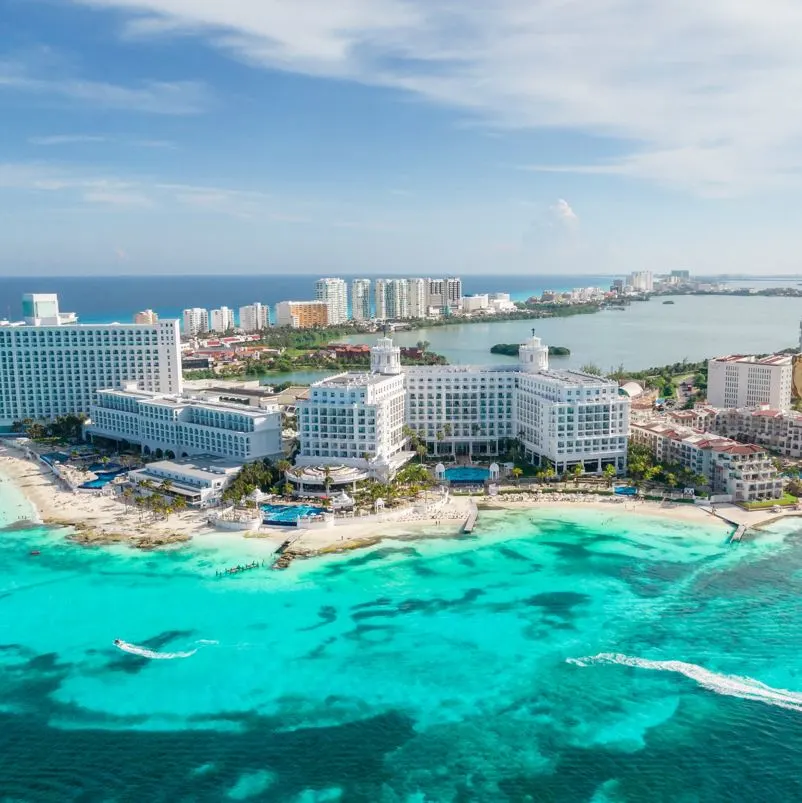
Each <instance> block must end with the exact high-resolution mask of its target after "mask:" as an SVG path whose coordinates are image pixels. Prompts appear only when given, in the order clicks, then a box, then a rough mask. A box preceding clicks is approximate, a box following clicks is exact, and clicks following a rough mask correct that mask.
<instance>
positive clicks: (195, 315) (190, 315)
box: [183, 307, 209, 337]
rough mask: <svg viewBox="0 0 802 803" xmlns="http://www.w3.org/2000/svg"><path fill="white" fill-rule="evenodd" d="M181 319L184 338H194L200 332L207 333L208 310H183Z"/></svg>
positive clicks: (194, 308) (198, 308)
mask: <svg viewBox="0 0 802 803" xmlns="http://www.w3.org/2000/svg"><path fill="white" fill-rule="evenodd" d="M183 318H184V325H183V332H184V337H195V336H196V335H198V334H200V333H201V332H208V331H209V310H207V309H202V308H201V307H192V308H190V309H185V310H184V313H183Z"/></svg>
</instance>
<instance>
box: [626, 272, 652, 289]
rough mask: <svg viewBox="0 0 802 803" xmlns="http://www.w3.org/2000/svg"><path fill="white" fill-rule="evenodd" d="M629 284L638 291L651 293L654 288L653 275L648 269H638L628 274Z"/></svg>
mask: <svg viewBox="0 0 802 803" xmlns="http://www.w3.org/2000/svg"><path fill="white" fill-rule="evenodd" d="M629 286H630V287H631V288H632V289H633V290H635V291H636V292H638V293H651V292H652V290H654V277H653V276H652V272H651V271H650V270H639V271H635V272H634V273H630V275H629Z"/></svg>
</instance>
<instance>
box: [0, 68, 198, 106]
mask: <svg viewBox="0 0 802 803" xmlns="http://www.w3.org/2000/svg"><path fill="white" fill-rule="evenodd" d="M2 90H6V91H12V90H16V91H20V92H31V93H35V94H39V95H49V96H55V97H62V98H66V99H68V100H70V101H74V102H77V103H85V104H87V105H90V106H100V107H102V108H107V109H119V110H122V111H129V112H145V113H149V114H164V115H187V114H199V113H201V112H203V111H205V110H206V109H208V108H209V106H210V102H211V101H210V95H209V92H208V90H207V89H206V87H205V86H204V85H203V84H201V83H198V82H196V81H146V82H143V83H142V84H140V85H139V86H121V85H119V84H110V83H106V82H104V81H88V80H83V79H80V78H72V77H54V76H52V75H47V76H44V77H43V76H41V75H38V74H30V73H29V72H28V71H27V70H26V69H25V67H24V65H22V64H20V63H16V62H14V63H8V62H0V91H2Z"/></svg>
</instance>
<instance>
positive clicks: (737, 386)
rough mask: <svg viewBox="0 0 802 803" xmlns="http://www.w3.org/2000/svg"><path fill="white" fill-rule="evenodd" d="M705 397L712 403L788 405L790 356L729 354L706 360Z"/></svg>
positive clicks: (791, 365) (782, 406)
mask: <svg viewBox="0 0 802 803" xmlns="http://www.w3.org/2000/svg"><path fill="white" fill-rule="evenodd" d="M707 367H708V371H707V400H708V402H709V403H710V404H711V405H712V406H713V407H758V406H760V405H762V404H768V405H769V406H770V407H772V408H773V409H775V410H788V409H789V408H790V407H791V389H792V384H793V373H794V367H793V358H792V357H791V356H790V355H787V354H774V355H772V356H770V357H751V356H749V357H745V356H742V355H731V356H728V357H717V358H716V359H714V360H710V361H709V362H708V366H707Z"/></svg>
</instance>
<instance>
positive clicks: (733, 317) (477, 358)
mask: <svg viewBox="0 0 802 803" xmlns="http://www.w3.org/2000/svg"><path fill="white" fill-rule="evenodd" d="M673 300H674V301H675V302H676V303H675V304H671V305H664V304H662V303H661V300H660V299H659V298H654V299H652V300H651V301H646V302H633V303H632V304H630V306H629V307H627V308H626V309H625V310H624V311H623V312H618V311H615V310H605V311H603V312H599V313H596V314H593V315H574V316H572V317H568V318H550V319H541V320H535V321H504V322H496V323H470V324H458V325H455V326H443V327H441V326H436V327H429V328H424V329H417V330H414V331H408V332H396V333H394V334H393V339H394V340H395V342H396V343H397V344H398V345H400V346H414V345H415V344H416V343H417V342H418V341H420V340H428V341H429V343H430V345H429V348H430V350H431V351H434V352H437V353H438V354H443V355H445V357H446V358H447V359H448V361H449V362H451V363H460V364H476V365H488V364H498V363H507V364H514V362H515V358H514V357H505V356H503V355H499V354H491V353H490V348H491V346H493V345H495V344H496V343H516V342H521V341H522V340H524V339H526V338H527V337H529V336H530V334H531V331H532V328H533V327H534V329H535V331H536V333H537V334H538V336H539V337H541V338H543V341H544V342H545V343H547V344H548V345H552V346H567V347H568V348H569V349H571V355H570V357H552V358H551V359H550V363H551V365H552V366H553V367H555V368H579V367H581V366H582V365H585V364H587V363H594V364H596V365H598V366H599V367H600V368H601V369H602V370H605V371H606V370H608V369H610V368H617V367H618V366H619V365H621V364H623V365H624V367H625V368H627V369H629V370H632V371H635V370H643V369H645V368H649V367H651V366H657V365H667V364H669V363H673V362H678V361H681V360H683V359H687V360H690V361H698V360H703V359H706V358H709V357H715V356H720V355H723V354H733V353H743V354H755V353H768V352H773V351H777V350H780V349H783V348H788V347H790V346H796V345H797V344H798V342H799V322H800V318H802V301H800V300H799V299H794V298H768V297H762V296H759V297H748V296H677V297H675V298H674V299H673ZM375 340H376V336H375V335H358V336H353V337H351V338H348V342H350V343H374V342H375Z"/></svg>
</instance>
